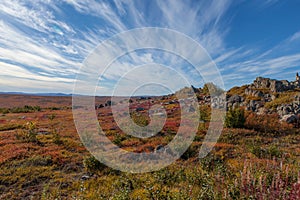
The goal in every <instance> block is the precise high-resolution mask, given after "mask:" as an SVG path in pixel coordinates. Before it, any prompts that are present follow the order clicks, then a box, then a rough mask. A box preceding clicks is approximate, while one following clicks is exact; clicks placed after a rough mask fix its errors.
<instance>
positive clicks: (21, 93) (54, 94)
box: [0, 92, 72, 97]
mask: <svg viewBox="0 0 300 200" xmlns="http://www.w3.org/2000/svg"><path fill="white" fill-rule="evenodd" d="M0 94H15V95H30V96H58V97H65V96H72V94H65V93H26V92H0Z"/></svg>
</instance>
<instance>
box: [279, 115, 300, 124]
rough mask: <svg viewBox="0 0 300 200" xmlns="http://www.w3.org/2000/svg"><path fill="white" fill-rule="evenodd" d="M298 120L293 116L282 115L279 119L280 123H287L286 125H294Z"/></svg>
mask: <svg viewBox="0 0 300 200" xmlns="http://www.w3.org/2000/svg"><path fill="white" fill-rule="evenodd" d="M298 120H299V117H298V116H297V115H294V114H289V115H284V116H282V118H281V121H284V122H287V123H289V124H290V123H295V122H297V121H298Z"/></svg>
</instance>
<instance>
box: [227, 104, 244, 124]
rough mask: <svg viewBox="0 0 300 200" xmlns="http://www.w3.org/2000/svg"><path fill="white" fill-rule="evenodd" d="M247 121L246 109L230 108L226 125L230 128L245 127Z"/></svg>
mask: <svg viewBox="0 0 300 200" xmlns="http://www.w3.org/2000/svg"><path fill="white" fill-rule="evenodd" d="M244 123H245V114H244V110H242V109H241V108H235V109H230V110H229V111H228V112H227V115H226V119H225V126H226V127H228V128H243V127H244Z"/></svg>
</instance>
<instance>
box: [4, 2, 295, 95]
mask: <svg viewBox="0 0 300 200" xmlns="http://www.w3.org/2000/svg"><path fill="white" fill-rule="evenodd" d="M299 9H300V1H297V0H286V1H279V0H265V1H258V0H253V1H246V0H238V1H233V0H222V1H219V0H212V1H205V0H203V1H201V0H199V1H189V0H185V1H183V0H182V1H178V0H132V1H129V0H128V1H126V0H110V1H96V0H35V1H25V0H2V1H1V4H0V92H28V93H40V92H42V93H52V92H53V93H56V92H62V93H72V92H73V89H74V81H75V80H76V77H78V73H79V72H80V69H81V67H82V65H83V63H84V61H85V60H86V58H87V57H88V56H89V55H90V54H91V52H93V50H95V48H96V47H97V46H98V45H99V44H101V42H104V41H106V40H108V39H109V38H111V37H113V36H114V35H116V34H119V33H124V32H126V31H129V30H132V29H136V28H144V27H159V28H166V29H171V30H175V31H177V32H179V33H183V34H185V35H186V36H188V37H190V38H191V39H193V40H195V41H196V42H198V43H199V44H200V45H201V46H202V47H203V48H204V49H205V50H206V52H207V55H208V56H209V57H210V58H211V59H212V61H213V62H214V63H215V65H216V66H217V68H218V69H219V72H220V75H221V77H222V79H223V81H224V85H225V88H226V89H229V88H231V87H233V86H236V85H243V84H249V83H251V82H252V81H253V80H254V79H255V78H256V77H257V76H263V77H270V78H274V79H287V80H290V81H292V80H294V79H295V73H296V72H297V71H299V72H300V23H299V21H300V12H299ZM158 39H159V38H158ZM178 48H181V47H180V46H179V47H178ZM182 48H183V49H181V50H182V51H183V50H188V48H187V47H182ZM147 63H159V64H160V65H159V66H160V67H157V68H156V70H153V71H151V67H145V68H144V70H145V71H143V73H141V74H140V76H139V78H140V79H141V80H145V79H147V76H148V78H149V75H152V76H154V74H156V75H157V78H158V79H167V78H168V79H169V81H170V80H172V81H171V82H173V83H174V84H175V83H176V80H173V79H174V77H176V76H177V75H176V73H174V75H172V76H169V75H168V72H166V71H165V70H164V69H163V68H162V67H161V65H166V66H173V67H174V66H177V68H176V72H178V73H179V75H183V76H184V75H187V77H190V78H191V80H189V81H190V83H191V84H192V85H194V86H196V87H202V86H203V83H204V82H205V81H204V80H203V79H201V77H200V76H198V77H193V74H192V72H193V70H192V66H189V65H190V64H189V63H187V62H186V61H185V60H183V59H182V58H179V57H178V55H174V54H170V53H168V52H163V51H161V50H157V49H156V50H155V49H149V50H138V51H135V52H132V53H130V55H129V54H128V55H125V56H123V57H121V58H120V59H119V60H117V61H116V62H115V63H112V65H111V67H110V68H109V70H108V71H107V72H106V74H104V75H103V76H102V77H101V78H100V79H99V80H100V82H99V83H98V87H97V94H99V95H109V94H110V93H111V91H112V90H113V88H114V86H115V84H116V83H118V82H120V77H122V74H121V72H122V73H126V72H129V71H130V70H131V69H135V67H136V66H140V65H145V64H147ZM153 68H155V67H153ZM153 68H152V69H153ZM125 69H128V70H125ZM159 69H160V70H161V71H159ZM147 70H148V71H147ZM137 71H138V70H137ZM148 72H149V73H148ZM168 76H169V77H168ZM128 77H132V78H137V77H136V76H132V74H131V76H128ZM147 80H148V79H147ZM121 82H122V81H121ZM126 84H130V83H129V82H128V81H127V82H126V81H125V82H124V81H123V82H122V86H123V88H124V90H125V89H126V88H128V87H127V85H126ZM178 87H180V85H178ZM121 89H122V88H121ZM158 90H159V89H158V88H157V87H156V86H155V91H156V92H157V91H158ZM163 91H168V90H166V88H161V93H164V92H163ZM158 93H159V92H158Z"/></svg>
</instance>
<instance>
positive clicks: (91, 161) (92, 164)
mask: <svg viewBox="0 0 300 200" xmlns="http://www.w3.org/2000/svg"><path fill="white" fill-rule="evenodd" d="M83 164H84V167H85V168H86V169H87V171H89V172H96V171H99V170H100V171H101V170H103V169H105V168H106V166H105V165H104V164H102V163H101V162H100V161H99V160H97V159H96V158H95V157H94V156H92V155H91V156H88V157H86V158H85V159H84V161H83Z"/></svg>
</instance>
